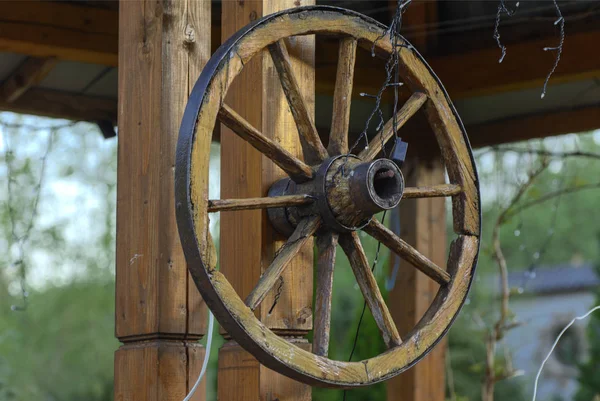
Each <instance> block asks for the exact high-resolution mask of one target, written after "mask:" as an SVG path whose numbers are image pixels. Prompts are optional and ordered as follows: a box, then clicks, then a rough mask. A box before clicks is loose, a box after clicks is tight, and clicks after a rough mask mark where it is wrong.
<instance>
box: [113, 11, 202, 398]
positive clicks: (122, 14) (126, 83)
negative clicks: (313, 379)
mask: <svg viewBox="0 0 600 401" xmlns="http://www.w3.org/2000/svg"><path fill="white" fill-rule="evenodd" d="M209 52H210V1H207V0H206V1H204V0H203V1H198V0H163V1H152V0H147V1H141V0H139V1H131V0H121V2H120V8H119V114H118V119H119V156H118V163H119V164H118V178H117V179H118V183H117V189H118V190H117V271H116V316H115V317H116V329H115V332H116V333H115V334H116V336H117V338H118V339H119V340H120V341H121V342H122V343H123V345H122V346H121V347H120V348H119V350H118V351H117V352H116V354H115V400H119V401H123V400H132V401H137V400H139V401H148V400H182V399H183V398H184V397H185V395H186V394H187V392H188V390H189V389H190V388H191V386H192V385H193V384H194V382H195V380H196V378H197V375H198V373H199V370H200V367H201V364H202V360H203V357H204V349H203V348H202V347H201V346H199V345H198V344H197V340H198V339H199V338H201V337H202V336H203V335H204V334H205V330H206V328H205V322H206V318H205V316H206V308H205V306H204V305H203V302H202V299H201V298H200V295H199V294H198V291H197V290H196V288H195V286H194V284H193V282H192V280H191V278H190V277H189V275H188V272H187V268H186V264H185V259H184V256H183V252H182V250H181V245H180V243H179V235H178V233H177V226H176V222H175V208H174V189H173V187H174V185H173V169H174V162H175V161H174V159H175V145H176V142H177V133H178V130H179V124H180V122H181V117H182V115H183V110H184V107H185V104H186V101H187V97H188V95H189V93H190V91H191V88H192V86H193V84H194V82H195V81H196V79H197V78H198V75H199V74H200V71H201V69H202V67H203V65H204V64H205V62H206V61H207V59H208V57H209ZM203 387H204V386H202V388H200V389H199V391H198V392H197V394H196V396H195V398H194V399H195V400H202V399H204V388H203Z"/></svg>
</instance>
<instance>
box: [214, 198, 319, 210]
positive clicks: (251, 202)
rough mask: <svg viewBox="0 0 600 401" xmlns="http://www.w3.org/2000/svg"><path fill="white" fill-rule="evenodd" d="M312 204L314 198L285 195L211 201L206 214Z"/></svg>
mask: <svg viewBox="0 0 600 401" xmlns="http://www.w3.org/2000/svg"><path fill="white" fill-rule="evenodd" d="M312 202H314V198H313V197H312V196H309V195H285V196H273V197H270V198H245V199H212V200H209V201H208V212H209V213H214V212H230V211H234V210H252V209H268V208H271V207H290V206H301V205H306V204H309V203H312Z"/></svg>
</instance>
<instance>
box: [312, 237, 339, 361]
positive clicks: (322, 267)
mask: <svg viewBox="0 0 600 401" xmlns="http://www.w3.org/2000/svg"><path fill="white" fill-rule="evenodd" d="M337 244H338V234H335V233H324V234H320V235H318V236H317V241H316V245H317V279H316V280H317V282H316V283H315V285H316V290H315V312H314V315H315V318H314V321H313V323H314V329H313V330H314V331H313V352H314V353H315V354H316V355H321V356H327V354H328V351H329V332H330V327H331V300H332V296H333V270H334V267H335V253H336V248H337Z"/></svg>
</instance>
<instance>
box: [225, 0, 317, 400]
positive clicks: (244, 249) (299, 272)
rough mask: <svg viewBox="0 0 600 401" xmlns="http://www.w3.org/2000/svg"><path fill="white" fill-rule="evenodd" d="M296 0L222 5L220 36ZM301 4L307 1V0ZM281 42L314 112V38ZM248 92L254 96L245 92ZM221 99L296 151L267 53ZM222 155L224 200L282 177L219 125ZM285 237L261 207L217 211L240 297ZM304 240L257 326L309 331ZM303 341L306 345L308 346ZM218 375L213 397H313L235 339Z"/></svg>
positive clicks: (254, 193) (262, 191)
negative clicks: (260, 323)
mask: <svg viewBox="0 0 600 401" xmlns="http://www.w3.org/2000/svg"><path fill="white" fill-rule="evenodd" d="M294 3H296V4H294ZM298 3H299V2H296V1H292V0H254V1H244V2H238V1H226V2H222V7H223V8H222V39H223V40H225V39H227V38H229V36H231V35H232V34H233V33H235V32H236V31H237V30H238V29H240V28H242V27H243V26H245V25H246V24H248V23H249V22H250V21H251V20H253V19H256V18H260V17H261V16H262V15H266V14H270V13H273V12H275V11H278V10H280V9H286V8H289V7H294V6H295V5H298ZM301 3H302V4H301V5H308V4H310V2H309V1H302V2H301ZM286 45H287V50H288V52H289V54H290V59H291V64H292V70H293V73H294V75H295V76H296V79H297V80H298V84H299V89H300V93H301V94H302V96H303V99H304V101H305V102H306V104H307V109H308V112H309V114H310V116H311V117H312V116H314V68H313V65H314V38H313V37H307V36H305V37H298V38H295V40H294V41H293V43H289V42H288V43H286ZM249 93H252V96H248V94H249ZM226 102H227V104H228V105H229V106H231V108H232V109H233V110H234V111H235V112H236V113H238V114H239V115H240V116H242V117H243V118H244V119H245V120H246V121H248V122H249V123H250V124H251V125H252V126H254V127H255V128H256V129H257V130H259V131H260V132H261V133H262V134H263V135H264V136H265V137H267V138H269V139H270V140H273V141H274V142H276V143H278V144H280V145H281V146H283V147H285V148H286V149H287V150H288V151H289V152H290V153H291V154H292V155H294V156H296V157H301V156H302V147H301V144H300V140H299V136H298V131H297V129H296V124H295V121H294V117H293V116H292V114H291V113H290V111H289V107H288V103H287V100H286V97H285V94H284V92H283V89H282V86H281V83H280V81H279V76H278V73H277V71H276V69H275V67H274V66H273V63H272V61H271V57H270V56H269V54H268V52H264V53H263V55H262V57H255V58H254V59H253V60H251V61H250V62H246V63H245V64H244V70H243V71H242V73H241V74H240V76H238V77H237V78H236V80H235V81H234V82H233V84H232V86H231V88H230V90H229V93H228V94H227V97H226ZM312 118H314V117H312ZM221 152H222V158H221V160H222V167H223V168H222V170H221V171H222V173H221V174H222V175H221V182H222V188H221V197H222V198H249V197H263V196H265V195H266V194H267V191H268V189H269V187H270V186H271V184H272V183H273V182H275V181H276V180H277V179H279V178H282V177H283V176H284V174H283V172H282V170H281V169H280V168H279V167H277V166H276V165H275V164H274V163H273V162H272V161H271V160H269V159H268V158H266V157H264V156H262V155H261V154H260V153H259V152H258V151H257V150H256V149H254V148H252V147H251V146H250V145H249V144H248V143H246V142H245V141H244V140H242V139H241V138H238V137H237V136H236V135H235V134H234V133H233V132H231V131H230V130H229V129H228V128H226V127H225V125H222V126H221ZM248 233H252V235H248ZM285 239H286V238H283V237H282V236H280V235H278V234H277V233H276V232H274V231H273V230H272V228H271V227H270V225H269V224H268V223H267V222H266V214H265V212H264V211H257V210H254V211H253V210H249V211H237V212H230V213H223V214H222V215H221V259H220V270H221V272H224V273H225V274H226V275H227V279H228V280H229V282H230V283H231V284H232V286H233V287H234V288H235V290H236V291H237V293H238V294H239V295H240V296H241V297H242V299H244V298H246V297H247V296H248V294H249V293H250V291H251V290H252V289H253V288H254V286H255V285H256V284H257V282H258V279H259V277H260V276H261V274H262V273H263V269H264V268H266V267H267V266H269V265H270V264H271V262H272V261H273V258H274V255H275V252H276V251H277V250H278V249H279V248H280V247H281V246H282V245H283V243H284V242H285ZM307 242H308V243H307V244H305V245H304V246H303V247H302V249H301V250H300V252H299V253H298V254H297V255H296V257H295V258H294V259H293V260H291V262H290V264H289V266H288V268H287V269H286V270H285V272H284V273H283V275H282V276H281V277H282V279H281V280H280V283H279V284H276V285H275V288H274V289H273V290H271V291H270V292H269V293H268V294H267V296H266V297H265V299H264V300H263V302H262V303H261V305H260V306H259V307H258V308H257V311H256V313H257V314H258V316H259V317H260V318H261V320H262V321H263V323H264V324H265V325H266V326H267V327H269V328H270V329H271V330H273V331H274V332H275V333H277V334H280V335H285V334H293V335H296V336H303V335H305V334H306V333H308V331H309V330H310V329H311V328H312V313H311V310H312V279H313V276H312V272H313V246H312V240H309V241H307ZM301 341H303V344H304V346H305V347H307V349H308V350H309V349H310V344H308V343H307V342H306V341H305V340H301ZM218 374H219V380H218V398H219V399H222V400H233V399H235V400H257V399H266V400H274V399H280V400H284V399H285V400H290V401H292V400H294V401H300V400H309V399H310V397H311V389H310V387H309V386H307V385H304V384H300V383H298V382H295V381H293V380H291V379H289V378H287V377H285V376H282V375H281V374H278V373H276V372H274V371H271V370H269V369H267V368H265V367H263V366H261V365H259V364H258V362H256V360H255V359H254V358H253V357H252V356H250V355H249V354H248V353H246V352H245V351H243V350H242V349H241V348H240V347H239V346H237V345H236V344H233V343H231V344H229V345H226V346H224V347H223V348H222V349H221V351H220V354H219V373H218Z"/></svg>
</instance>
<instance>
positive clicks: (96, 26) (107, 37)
mask: <svg viewBox="0 0 600 401" xmlns="http://www.w3.org/2000/svg"><path fill="white" fill-rule="evenodd" d="M118 16H119V15H118V12H117V11H114V10H109V9H103V8H95V7H86V6H83V5H79V4H77V5H76V4H72V3H69V2H53V1H52V2H51V1H4V2H3V3H2V17H1V18H0V51H3V52H12V53H21V54H27V55H30V56H35V57H56V58H58V59H61V60H72V61H81V62H86V63H93V64H102V65H108V66H116V65H117V59H118V57H117V48H118V32H119V25H118V20H119V18H118Z"/></svg>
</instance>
